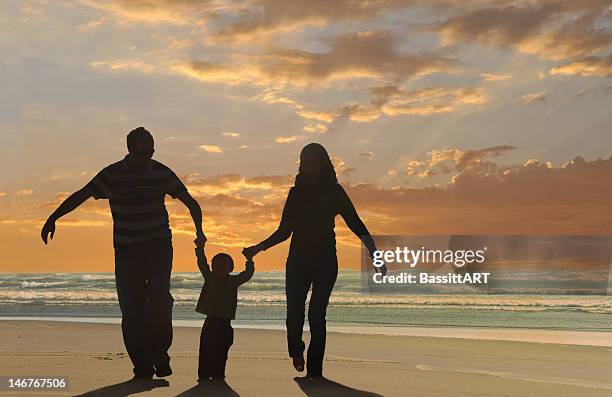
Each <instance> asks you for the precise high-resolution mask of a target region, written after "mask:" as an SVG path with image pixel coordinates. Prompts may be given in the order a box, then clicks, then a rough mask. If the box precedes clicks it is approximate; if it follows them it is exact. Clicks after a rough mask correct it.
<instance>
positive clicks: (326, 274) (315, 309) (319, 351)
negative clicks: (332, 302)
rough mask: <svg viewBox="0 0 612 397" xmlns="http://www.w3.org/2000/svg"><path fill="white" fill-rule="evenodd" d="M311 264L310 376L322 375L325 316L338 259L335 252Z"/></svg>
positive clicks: (309, 314)
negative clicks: (312, 268) (312, 266)
mask: <svg viewBox="0 0 612 397" xmlns="http://www.w3.org/2000/svg"><path fill="white" fill-rule="evenodd" d="M313 265H314V266H315V270H314V275H313V282H312V294H311V295H310V304H309V305H308V324H309V325H310V344H309V345H308V358H307V361H306V368H307V370H306V371H307V373H308V375H310V376H321V375H323V356H324V354H325V340H326V337H327V330H326V319H325V316H326V313H327V304H328V303H329V297H330V295H331V292H332V289H333V288H334V284H335V283H336V278H337V277H338V260H337V258H336V255H335V254H333V256H332V255H326V256H324V257H322V258H321V259H320V260H319V262H318V263H313Z"/></svg>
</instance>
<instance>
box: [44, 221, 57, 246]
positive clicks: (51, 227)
mask: <svg viewBox="0 0 612 397" xmlns="http://www.w3.org/2000/svg"><path fill="white" fill-rule="evenodd" d="M49 233H51V240H53V236H54V235H55V219H52V218H51V217H49V219H47V221H46V222H45V224H44V225H43V227H42V230H41V232H40V237H41V238H42V241H43V242H44V243H45V244H47V238H48V237H49Z"/></svg>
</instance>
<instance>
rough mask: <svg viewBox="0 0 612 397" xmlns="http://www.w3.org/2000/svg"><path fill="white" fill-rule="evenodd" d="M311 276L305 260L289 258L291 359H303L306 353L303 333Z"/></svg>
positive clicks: (288, 289) (286, 286) (287, 294)
mask: <svg viewBox="0 0 612 397" xmlns="http://www.w3.org/2000/svg"><path fill="white" fill-rule="evenodd" d="M310 283H311V280H310V275H309V272H308V271H307V269H305V264H304V260H303V259H302V258H298V257H292V256H290V257H288V258H287V266H286V271H285V294H286V297H287V319H286V325H287V348H288V350H289V357H301V356H302V354H303V353H304V347H305V345H304V341H303V340H302V332H303V329H304V308H305V304H306V295H307V294H308V290H309V289H310Z"/></svg>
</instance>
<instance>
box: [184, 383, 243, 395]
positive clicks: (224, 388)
mask: <svg viewBox="0 0 612 397" xmlns="http://www.w3.org/2000/svg"><path fill="white" fill-rule="evenodd" d="M196 396H223V397H239V396H240V394H238V393H236V391H235V390H234V389H232V387H231V386H230V385H228V384H227V382H225V380H222V379H218V380H211V381H203V382H200V383H198V384H197V385H195V386H194V387H192V388H191V389H188V390H185V391H184V392H182V393H181V394H178V395H177V396H176V397H196Z"/></svg>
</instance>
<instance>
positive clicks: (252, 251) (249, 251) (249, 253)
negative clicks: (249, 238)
mask: <svg viewBox="0 0 612 397" xmlns="http://www.w3.org/2000/svg"><path fill="white" fill-rule="evenodd" d="M261 251H262V249H261V247H260V246H259V244H257V245H252V246H250V247H246V248H244V249H243V250H242V255H244V256H245V258H247V260H253V257H254V256H255V255H257V254H258V253H259V252H261Z"/></svg>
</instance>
